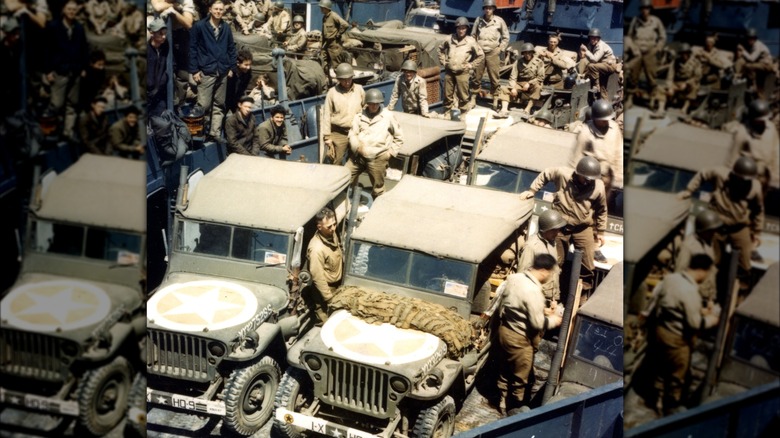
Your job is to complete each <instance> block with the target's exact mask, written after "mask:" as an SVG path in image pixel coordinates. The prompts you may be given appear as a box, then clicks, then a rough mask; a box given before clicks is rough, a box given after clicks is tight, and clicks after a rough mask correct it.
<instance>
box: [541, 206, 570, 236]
mask: <svg viewBox="0 0 780 438" xmlns="http://www.w3.org/2000/svg"><path fill="white" fill-rule="evenodd" d="M566 225H568V223H567V222H566V220H565V219H564V218H563V216H561V214H560V213H558V212H557V211H555V210H553V209H550V210H545V211H544V213H542V214H540V215H539V231H541V232H543V233H544V232H545V231H550V230H554V229H556V228H563V227H565V226H566Z"/></svg>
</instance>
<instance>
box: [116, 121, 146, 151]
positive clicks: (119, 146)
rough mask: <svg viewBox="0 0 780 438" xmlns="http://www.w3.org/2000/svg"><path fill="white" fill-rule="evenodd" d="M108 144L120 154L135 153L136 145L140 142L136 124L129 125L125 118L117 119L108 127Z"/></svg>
mask: <svg viewBox="0 0 780 438" xmlns="http://www.w3.org/2000/svg"><path fill="white" fill-rule="evenodd" d="M108 144H109V145H110V146H111V149H113V150H115V151H118V152H119V155H121V156H128V155H131V154H133V153H136V149H135V148H136V146H137V145H139V144H141V136H140V131H139V130H138V125H137V124H136V125H135V126H133V127H131V126H130V125H128V124H127V121H126V120H125V119H119V120H118V121H116V123H114V124H113V125H111V127H110V128H108Z"/></svg>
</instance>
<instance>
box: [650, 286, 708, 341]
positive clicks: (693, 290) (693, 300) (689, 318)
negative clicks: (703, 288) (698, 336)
mask: <svg viewBox="0 0 780 438" xmlns="http://www.w3.org/2000/svg"><path fill="white" fill-rule="evenodd" d="M653 297H654V298H653V299H654V300H656V302H657V304H656V306H655V315H656V318H657V323H658V324H659V325H661V326H662V327H664V328H665V329H667V330H669V331H671V332H672V333H675V334H677V335H680V336H685V335H688V336H690V335H691V334H693V333H694V332H696V331H698V330H700V329H701V326H702V325H701V324H702V314H701V309H702V307H701V297H700V296H699V286H698V285H697V284H696V282H695V281H694V280H693V278H691V277H690V276H689V275H688V274H687V273H685V272H675V273H672V274H667V275H666V276H665V277H664V279H663V280H661V282H660V283H658V284H657V285H656V287H655V289H654V290H653Z"/></svg>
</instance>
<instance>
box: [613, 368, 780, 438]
mask: <svg viewBox="0 0 780 438" xmlns="http://www.w3.org/2000/svg"><path fill="white" fill-rule="evenodd" d="M778 423H780V382H777V381H776V382H773V383H767V384H766V385H762V386H759V387H757V388H753V389H751V390H749V391H745V392H743V393H740V394H737V395H734V396H731V397H727V398H724V399H721V400H717V401H714V402H712V403H706V404H703V405H701V406H698V407H696V408H694V409H691V410H688V411H685V412H682V413H680V414H676V415H672V416H669V417H666V418H662V419H660V420H656V421H651V422H649V423H645V424H642V425H641V426H638V427H635V428H633V429H629V430H627V431H626V432H625V437H626V438H645V437H648V438H649V437H669V438H673V437H674V438H676V437H690V436H695V437H698V436H706V437H708V438H716V437H732V436H737V437H757V436H770V435H771V434H772V432H771V431H772V430H774V431H775V433H776V432H777V430H778Z"/></svg>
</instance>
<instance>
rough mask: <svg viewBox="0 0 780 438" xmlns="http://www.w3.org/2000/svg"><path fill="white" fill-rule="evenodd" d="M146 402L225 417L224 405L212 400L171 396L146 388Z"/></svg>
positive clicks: (178, 395) (177, 395)
mask: <svg viewBox="0 0 780 438" xmlns="http://www.w3.org/2000/svg"><path fill="white" fill-rule="evenodd" d="M146 401H147V402H149V403H154V404H157V405H163V406H169V407H173V408H178V409H185V410H188V411H194V412H199V413H201V414H209V415H225V404H224V403H222V402H219V401H214V400H203V399H202V398H195V397H188V396H186V395H180V394H171V393H168V392H163V391H155V390H154V389H150V388H146Z"/></svg>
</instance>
